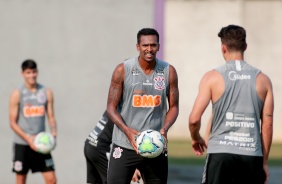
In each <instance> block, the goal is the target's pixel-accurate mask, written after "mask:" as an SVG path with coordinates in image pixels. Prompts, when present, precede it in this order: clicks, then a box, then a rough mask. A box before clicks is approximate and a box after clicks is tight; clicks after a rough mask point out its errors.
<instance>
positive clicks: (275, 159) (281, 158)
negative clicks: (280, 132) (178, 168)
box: [168, 140, 282, 166]
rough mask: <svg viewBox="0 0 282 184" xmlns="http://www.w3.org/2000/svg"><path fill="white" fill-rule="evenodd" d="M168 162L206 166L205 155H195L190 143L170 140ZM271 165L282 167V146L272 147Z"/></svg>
mask: <svg viewBox="0 0 282 184" xmlns="http://www.w3.org/2000/svg"><path fill="white" fill-rule="evenodd" d="M168 162H169V163H170V164H180V165H188V164H190V165H204V164H205V154H204V155H203V156H197V155H195V154H194V152H193V151H192V146H191V142H189V141H182V140H169V144H168ZM269 165H270V166H282V144H273V145H272V146H271V151H270V154H269Z"/></svg>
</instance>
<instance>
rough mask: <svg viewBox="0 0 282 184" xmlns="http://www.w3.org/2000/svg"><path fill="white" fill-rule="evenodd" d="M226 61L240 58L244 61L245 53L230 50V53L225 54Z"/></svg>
mask: <svg viewBox="0 0 282 184" xmlns="http://www.w3.org/2000/svg"><path fill="white" fill-rule="evenodd" d="M224 58H225V61H226V62H228V61H234V60H239V61H243V60H244V54H243V53H241V52H230V53H228V54H226V55H225V57H224Z"/></svg>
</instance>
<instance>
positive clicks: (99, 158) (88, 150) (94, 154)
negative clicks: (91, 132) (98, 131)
mask: <svg viewBox="0 0 282 184" xmlns="http://www.w3.org/2000/svg"><path fill="white" fill-rule="evenodd" d="M107 154H108V156H109V154H110V145H109V144H100V142H98V144H97V145H95V146H93V145H91V144H90V143H89V141H88V140H86V141H85V145H84V156H85V158H86V168H87V178H86V179H87V183H91V184H101V183H103V184H106V183H107V169H108V158H107Z"/></svg>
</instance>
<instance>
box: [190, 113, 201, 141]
mask: <svg viewBox="0 0 282 184" xmlns="http://www.w3.org/2000/svg"><path fill="white" fill-rule="evenodd" d="M200 128H201V119H198V118H196V119H194V118H193V117H191V116H190V118H189V130H190V134H191V138H192V139H193V140H197V139H199V137H200Z"/></svg>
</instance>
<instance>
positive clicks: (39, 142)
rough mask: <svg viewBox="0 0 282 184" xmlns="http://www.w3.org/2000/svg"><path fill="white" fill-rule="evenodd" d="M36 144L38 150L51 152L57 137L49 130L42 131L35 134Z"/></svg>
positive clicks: (44, 152) (45, 152)
mask: <svg viewBox="0 0 282 184" xmlns="http://www.w3.org/2000/svg"><path fill="white" fill-rule="evenodd" d="M34 145H35V147H36V148H37V152H39V153H43V154H47V153H50V152H51V151H52V150H53V149H54V148H55V145H56V142H55V138H54V137H53V135H52V134H50V133H49V132H40V133H39V134H37V135H36V136H35V139H34Z"/></svg>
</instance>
